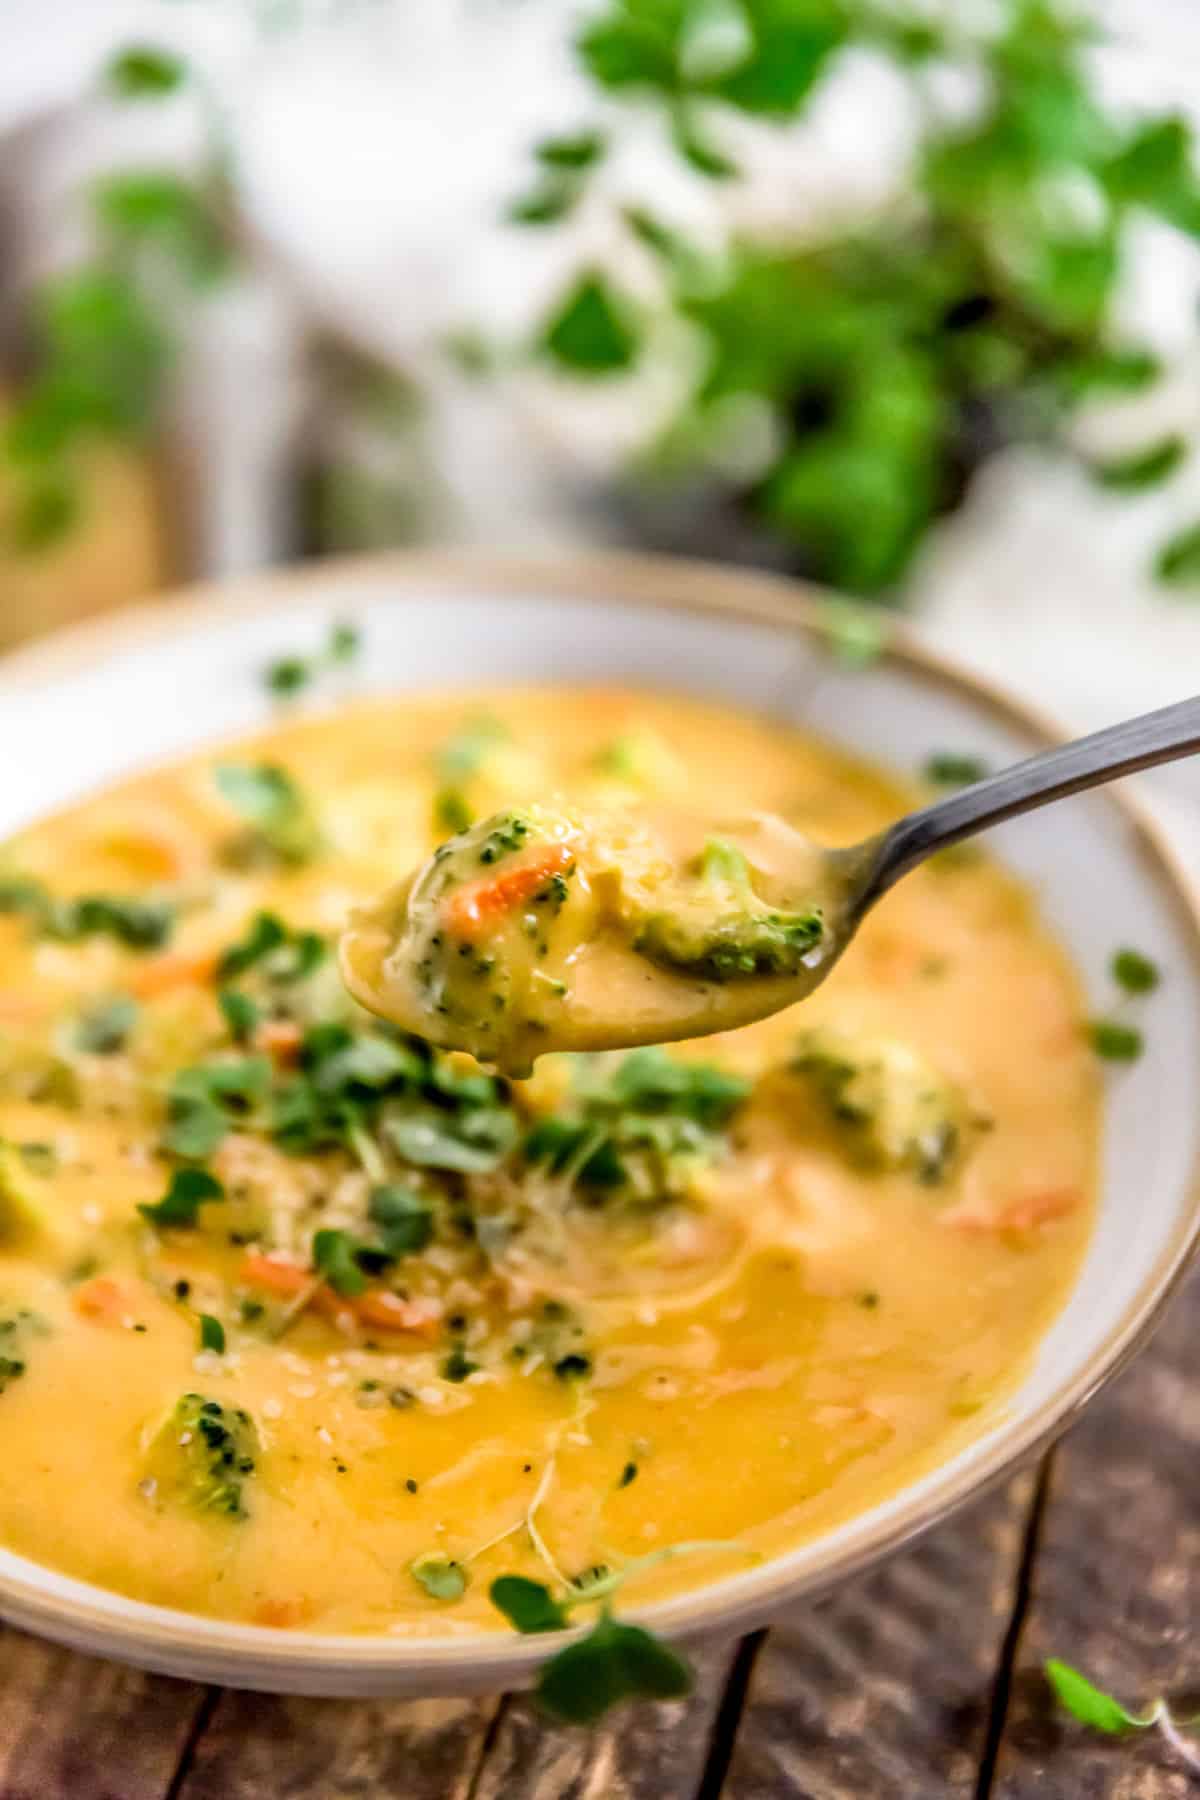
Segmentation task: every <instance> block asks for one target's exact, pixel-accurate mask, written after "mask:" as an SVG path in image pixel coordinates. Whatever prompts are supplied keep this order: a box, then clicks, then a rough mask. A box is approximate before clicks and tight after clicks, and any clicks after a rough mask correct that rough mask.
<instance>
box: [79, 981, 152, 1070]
mask: <svg viewBox="0 0 1200 1800" xmlns="http://www.w3.org/2000/svg"><path fill="white" fill-rule="evenodd" d="M137 1016H138V1006H137V1001H136V1000H131V999H130V998H129V997H128V996H127V995H118V996H117V997H116V998H115V999H113V1000H105V1001H104V1002H102V1004H101V1005H99V1006H93V1007H91V1008H89V1010H88V1011H87V1012H85V1013H84V1015H83V1017H82V1018H81V1019H80V1021H79V1024H78V1025H77V1026H76V1028H75V1042H76V1044H77V1045H78V1047H79V1049H80V1050H84V1051H86V1052H87V1053H88V1054H89V1055H91V1056H113V1055H115V1053H116V1052H117V1051H118V1050H123V1049H124V1048H125V1045H126V1043H127V1042H128V1040H129V1034H130V1032H131V1031H132V1030H133V1027H134V1024H135V1023H136V1020H137Z"/></svg>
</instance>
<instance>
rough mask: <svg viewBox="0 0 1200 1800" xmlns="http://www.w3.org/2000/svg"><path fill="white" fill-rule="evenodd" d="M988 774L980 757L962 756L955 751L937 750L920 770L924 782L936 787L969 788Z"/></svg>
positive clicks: (986, 766)
mask: <svg viewBox="0 0 1200 1800" xmlns="http://www.w3.org/2000/svg"><path fill="white" fill-rule="evenodd" d="M989 773H990V770H989V769H988V765H987V764H986V763H985V762H984V760H983V758H982V757H980V756H964V755H962V754H961V753H960V752H958V751H955V750H937V751H935V752H934V754H933V755H932V756H931V757H929V758H928V760H927V761H926V764H925V767H924V769H923V770H922V774H923V775H924V777H925V779H926V781H932V782H933V783H934V784H935V786H937V787H970V786H971V785H972V783H973V782H976V781H982V780H983V779H984V778H985V776H987V775H988V774H989Z"/></svg>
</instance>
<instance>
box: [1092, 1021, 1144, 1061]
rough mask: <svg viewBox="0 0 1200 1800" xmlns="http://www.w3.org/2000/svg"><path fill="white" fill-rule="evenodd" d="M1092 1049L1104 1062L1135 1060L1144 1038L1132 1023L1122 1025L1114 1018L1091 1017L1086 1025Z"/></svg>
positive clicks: (1140, 1050)
mask: <svg viewBox="0 0 1200 1800" xmlns="http://www.w3.org/2000/svg"><path fill="white" fill-rule="evenodd" d="M1088 1035H1089V1037H1090V1039H1091V1044H1092V1049H1093V1050H1094V1051H1095V1052H1096V1055H1097V1056H1100V1057H1103V1059H1104V1061H1105V1062H1136V1061H1137V1059H1138V1057H1139V1056H1140V1055H1141V1054H1142V1051H1143V1049H1144V1048H1145V1039H1144V1038H1143V1036H1142V1034H1141V1032H1140V1031H1138V1030H1137V1028H1136V1027H1135V1026H1133V1025H1122V1024H1120V1023H1119V1022H1118V1021H1117V1020H1116V1019H1093V1020H1092V1022H1091V1024H1090V1025H1089V1027H1088Z"/></svg>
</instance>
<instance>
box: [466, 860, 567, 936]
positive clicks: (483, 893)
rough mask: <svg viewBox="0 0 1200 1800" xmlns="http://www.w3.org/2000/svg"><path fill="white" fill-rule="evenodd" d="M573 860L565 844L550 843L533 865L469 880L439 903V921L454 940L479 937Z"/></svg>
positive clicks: (529, 863) (526, 864)
mask: <svg viewBox="0 0 1200 1800" xmlns="http://www.w3.org/2000/svg"><path fill="white" fill-rule="evenodd" d="M574 860H575V857H574V854H573V852H572V851H571V849H570V848H569V847H568V845H566V844H550V845H548V846H547V848H546V849H545V850H543V851H541V853H540V854H539V855H538V856H537V857H536V859H535V860H534V861H533V862H527V863H522V864H521V865H520V867H519V868H512V869H505V870H503V871H502V872H501V873H500V874H499V875H492V876H489V877H488V878H487V879H486V880H483V881H469V882H467V883H466V884H465V885H464V886H463V887H460V888H457V889H456V890H455V892H454V893H452V894H451V895H450V896H449V897H448V898H447V899H446V900H445V901H444V902H443V905H442V922H443V923H444V925H445V926H446V929H447V930H448V931H452V932H453V933H454V935H455V936H456V937H461V938H476V937H480V936H482V935H483V933H484V932H486V931H487V929H488V927H489V926H491V925H493V924H495V923H496V921H497V920H498V919H499V918H501V917H502V916H503V915H504V914H505V913H507V912H511V911H512V909H513V907H515V906H520V905H522V903H523V902H524V901H526V900H530V899H532V898H533V896H534V894H536V893H537V891H538V889H539V888H540V887H543V886H544V885H545V883H546V882H547V881H549V879H550V877H551V876H552V875H557V874H560V873H561V872H562V871H563V870H565V869H568V868H570V866H571V864H572V863H573V862H574Z"/></svg>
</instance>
